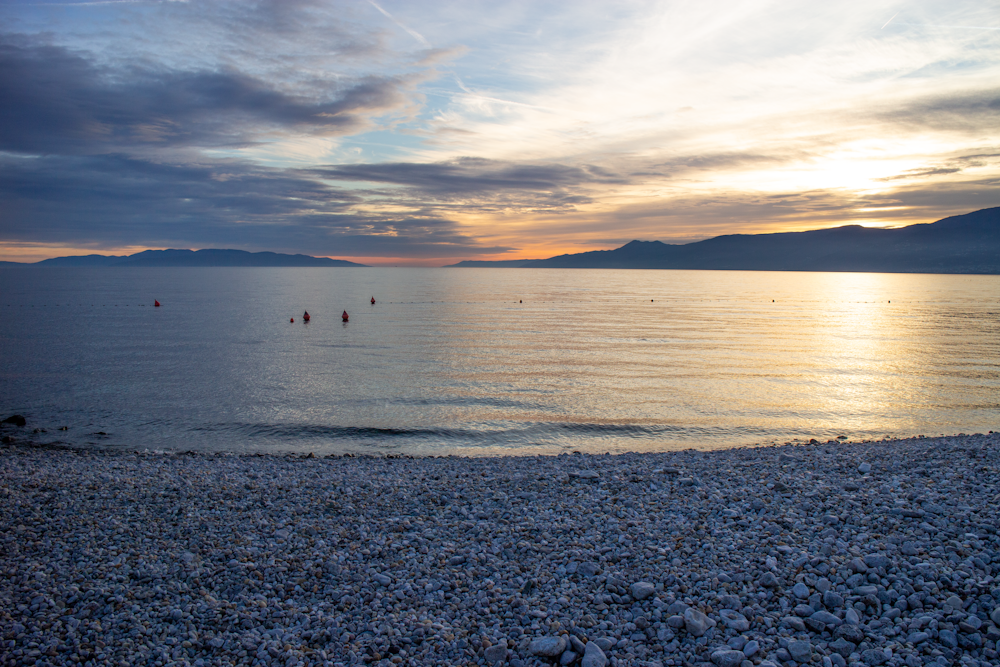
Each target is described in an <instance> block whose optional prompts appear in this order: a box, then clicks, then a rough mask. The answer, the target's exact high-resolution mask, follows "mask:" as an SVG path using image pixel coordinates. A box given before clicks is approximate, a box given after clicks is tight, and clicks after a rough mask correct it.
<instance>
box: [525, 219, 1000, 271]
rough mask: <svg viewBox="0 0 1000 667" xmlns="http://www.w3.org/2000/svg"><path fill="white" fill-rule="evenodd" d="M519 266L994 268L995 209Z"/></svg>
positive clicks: (997, 260) (652, 244)
mask: <svg viewBox="0 0 1000 667" xmlns="http://www.w3.org/2000/svg"><path fill="white" fill-rule="evenodd" d="M521 266H523V267H525V268H564V269H716V270H744V271H859V272H872V273H989V274H1000V207H998V208H988V209H983V210H981V211H975V212H973V213H967V214H965V215H956V216H954V217H951V218H945V219H944V220H939V221H937V222H935V223H931V224H925V225H910V226H909V227H900V228H898V229H879V228H873V227H861V226H860V225H849V226H846V227H836V228H833V229H818V230H814V231H809V232H788V233H782V234H730V235H727V236H717V237H715V238H711V239H706V240H704V241H698V242H697V243H688V244H684V245H668V244H666V243H661V242H660V241H632V242H631V243H627V244H625V245H624V246H622V247H621V248H617V249H615V250H597V251H594V252H583V253H579V254H574V255H559V256H558V257H551V258H549V259H542V260H536V261H529V262H525V263H524V264H522V265H521Z"/></svg>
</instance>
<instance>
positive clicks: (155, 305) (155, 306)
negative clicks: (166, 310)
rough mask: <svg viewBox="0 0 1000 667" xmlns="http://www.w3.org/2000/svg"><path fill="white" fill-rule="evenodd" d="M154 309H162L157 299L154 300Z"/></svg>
mask: <svg viewBox="0 0 1000 667" xmlns="http://www.w3.org/2000/svg"><path fill="white" fill-rule="evenodd" d="M153 307H154V308H159V307H160V302H159V301H157V300H156V299H153Z"/></svg>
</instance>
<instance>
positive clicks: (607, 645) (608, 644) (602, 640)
mask: <svg viewBox="0 0 1000 667" xmlns="http://www.w3.org/2000/svg"><path fill="white" fill-rule="evenodd" d="M593 643H594V644H597V646H599V647H600V648H601V650H603V651H610V650H611V649H612V647H613V646H614V645H615V642H614V641H613V640H612V639H611V638H610V637H598V638H597V639H595V640H594V641H593Z"/></svg>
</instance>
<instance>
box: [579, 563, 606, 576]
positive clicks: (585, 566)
mask: <svg viewBox="0 0 1000 667" xmlns="http://www.w3.org/2000/svg"><path fill="white" fill-rule="evenodd" d="M576 571H577V572H579V573H580V574H582V575H583V576H585V577H593V576H596V575H597V574H599V573H600V572H601V568H600V567H598V565H597V564H596V563H590V562H587V563H580V565H579V566H578V567H577V569H576Z"/></svg>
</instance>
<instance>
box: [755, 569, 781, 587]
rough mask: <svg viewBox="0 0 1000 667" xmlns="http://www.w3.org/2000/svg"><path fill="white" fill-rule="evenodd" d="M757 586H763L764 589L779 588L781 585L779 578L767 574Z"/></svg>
mask: <svg viewBox="0 0 1000 667" xmlns="http://www.w3.org/2000/svg"><path fill="white" fill-rule="evenodd" d="M757 585H759V586H762V587H763V588H778V587H779V586H780V585H781V583H780V582H779V581H778V578H777V577H776V576H774V574H772V573H771V572H765V573H764V575H763V576H762V577H761V578H760V580H759V581H758V582H757Z"/></svg>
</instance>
